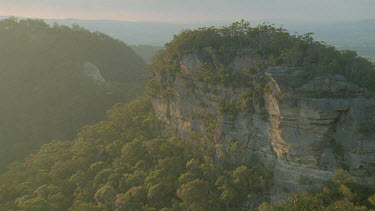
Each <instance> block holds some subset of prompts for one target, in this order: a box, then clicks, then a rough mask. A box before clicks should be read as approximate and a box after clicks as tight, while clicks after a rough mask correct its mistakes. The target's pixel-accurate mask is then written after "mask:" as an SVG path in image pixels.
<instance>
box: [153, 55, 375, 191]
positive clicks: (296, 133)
mask: <svg viewBox="0 0 375 211" xmlns="http://www.w3.org/2000/svg"><path fill="white" fill-rule="evenodd" d="M162 58H164V59H169V58H168V57H162ZM214 60H215V59H214V58H212V57H211V58H209V59H208V60H207V57H205V56H204V55H203V54H201V53H194V52H193V53H185V54H181V55H180V56H179V59H178V60H177V62H175V63H173V65H174V66H173V68H174V69H173V68H172V69H171V68H170V69H168V70H166V69H167V68H166V69H163V68H161V69H157V68H154V78H153V85H152V86H153V90H154V95H153V96H154V98H153V107H154V110H155V112H156V115H157V117H158V118H159V119H160V120H162V121H163V122H165V123H166V125H167V126H168V127H169V128H170V131H172V132H174V133H176V134H178V135H180V136H182V137H186V138H188V137H189V135H190V134H191V133H192V132H195V133H198V134H201V135H202V141H212V142H214V143H215V145H216V146H217V147H220V146H222V145H224V146H225V145H228V143H229V142H230V141H231V140H236V141H238V142H239V144H240V145H241V147H244V148H245V149H246V154H247V155H248V156H249V158H250V157H251V155H253V154H255V155H257V156H258V157H259V159H260V160H261V161H262V162H264V163H266V164H268V165H271V166H272V167H273V168H274V182H273V188H272V191H271V194H272V196H274V197H275V198H278V197H280V196H284V195H285V194H286V193H289V192H299V191H305V190H309V191H311V190H314V189H316V188H317V185H318V184H323V183H324V181H326V180H328V179H329V178H331V176H332V174H333V172H334V170H335V169H340V168H343V169H347V170H349V171H350V173H351V174H352V175H353V176H355V177H357V181H358V182H359V183H361V184H366V185H374V184H372V180H371V175H372V173H371V169H372V168H373V167H375V124H374V123H375V95H374V94H373V93H372V92H370V91H368V90H366V89H363V88H360V87H359V86H357V85H355V84H353V83H351V82H348V81H347V80H346V79H345V77H344V76H342V75H340V74H321V75H318V76H315V77H311V78H309V79H305V80H301V78H300V75H301V74H303V72H304V71H305V69H304V68H303V67H293V68H291V67H290V68H288V67H281V66H275V65H270V64H267V61H265V60H262V59H260V58H259V57H257V56H254V54H253V53H252V52H251V51H237V52H236V55H235V56H234V57H233V59H232V60H231V62H230V63H228V64H227V65H225V66H224V65H216V66H215V61H214ZM210 62H211V63H210ZM210 68H211V69H210ZM169 70H174V71H175V72H172V73H171V72H168V71H169ZM213 70H214V71H213Z"/></svg>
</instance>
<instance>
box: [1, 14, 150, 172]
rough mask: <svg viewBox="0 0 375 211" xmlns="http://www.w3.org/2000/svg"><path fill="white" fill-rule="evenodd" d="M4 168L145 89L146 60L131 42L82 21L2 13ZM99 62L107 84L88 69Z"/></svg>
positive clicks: (2, 136)
mask: <svg viewBox="0 0 375 211" xmlns="http://www.w3.org/2000/svg"><path fill="white" fill-rule="evenodd" d="M0 49H1V51H0V99H1V103H0V117H1V118H0V172H3V171H4V170H5V168H6V165H7V164H8V163H9V162H11V161H13V160H16V159H17V160H21V159H23V158H24V157H25V156H26V155H28V154H29V153H30V152H32V150H36V149H38V148H39V147H40V146H41V145H42V144H45V143H48V142H49V141H51V140H52V139H55V138H56V139H59V140H65V139H71V138H72V137H73V136H74V135H75V134H76V133H77V131H78V130H79V128H80V127H82V126H84V125H86V124H91V123H94V122H97V121H99V120H101V119H103V118H104V117H105V111H106V110H108V109H109V108H111V106H112V105H114V104H115V103H117V102H126V101H129V100H130V99H132V98H134V97H135V96H137V95H140V94H142V92H143V90H144V84H145V79H144V78H145V77H144V75H143V74H145V64H144V62H143V61H142V59H141V58H140V57H138V56H137V55H136V54H135V53H134V52H133V51H132V50H131V48H129V47H128V46H126V45H125V44H124V43H122V42H120V41H118V40H114V39H112V38H110V37H108V36H106V35H104V34H102V33H99V32H95V33H91V32H89V31H87V30H85V29H83V28H81V27H79V26H77V25H74V26H73V27H72V28H70V27H67V26H59V25H54V26H52V27H51V26H49V25H47V24H46V23H44V22H43V21H42V20H31V19H27V20H19V21H18V20H16V19H14V18H10V19H5V20H2V21H0ZM86 61H88V62H90V63H92V64H94V65H95V66H97V67H98V68H99V69H100V73H101V75H102V76H103V77H104V79H105V80H106V81H107V83H106V84H98V83H97V82H96V81H94V80H92V79H91V78H90V77H87V75H86V74H84V71H83V69H84V67H83V65H84V62H86Z"/></svg>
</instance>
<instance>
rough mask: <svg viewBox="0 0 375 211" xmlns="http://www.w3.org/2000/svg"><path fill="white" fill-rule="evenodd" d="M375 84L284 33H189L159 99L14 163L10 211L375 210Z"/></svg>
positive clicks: (158, 86)
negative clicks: (374, 143)
mask: <svg viewBox="0 0 375 211" xmlns="http://www.w3.org/2000/svg"><path fill="white" fill-rule="evenodd" d="M374 75H375V72H374V65H373V64H372V63H370V62H368V61H367V60H365V59H363V58H360V57H358V56H356V54H355V53H354V52H350V51H343V52H341V51H337V50H335V49H334V48H332V47H329V46H325V45H322V44H321V43H319V42H315V41H314V40H312V39H311V38H310V37H309V35H302V36H290V35H289V34H288V33H287V32H286V31H285V30H283V29H281V28H280V29H277V28H274V27H272V26H268V25H261V26H258V27H255V28H251V27H249V25H248V23H246V22H241V23H234V24H232V25H230V26H228V27H223V28H220V29H217V28H202V29H199V30H194V31H190V30H187V31H184V32H182V33H181V34H180V35H177V36H176V37H175V39H174V40H173V41H171V42H170V43H168V44H167V45H166V48H165V50H162V51H160V52H159V53H158V54H157V56H156V57H154V61H153V78H152V80H151V81H150V82H149V90H148V96H147V97H144V98H138V99H136V100H134V101H132V102H130V103H128V104H117V105H116V106H114V108H113V109H112V110H110V111H108V112H107V118H106V120H104V121H102V122H100V123H98V124H95V125H90V126H86V127H83V128H82V130H81V131H80V132H79V133H78V135H77V138H75V139H74V140H72V141H66V142H61V141H54V142H52V143H49V144H46V145H44V146H43V147H42V148H41V149H40V150H39V151H37V152H35V153H33V154H31V155H30V156H28V157H27V158H26V159H25V162H19V163H14V164H12V166H10V169H9V170H8V171H7V172H6V173H5V174H3V175H2V176H0V209H4V210H11V209H13V210H254V209H256V208H257V207H258V210H267V211H269V210H366V209H367V208H366V207H368V208H371V209H372V208H374V206H375V195H374V193H375V188H374V183H373V180H371V179H373V178H371V177H372V176H373V175H374V174H373V172H372V169H371V167H372V166H373V165H374V154H375V150H374V145H373V140H374V136H375V134H374V128H375V127H373V126H374V124H375V119H373V117H374V116H375V115H373V112H374V107H373V106H374V105H375V96H374V94H373V92H372V91H370V90H373V89H374V88H375V87H373V85H374V83H373V82H374V79H375V78H374ZM361 87H362V88H361ZM306 190H307V191H310V192H311V193H298V194H294V195H289V197H290V198H289V199H286V200H283V201H280V202H278V203H277V201H276V199H280V197H283V196H285V197H286V196H288V195H287V194H289V193H295V192H300V191H306ZM268 202H271V203H273V205H270V204H269V203H268ZM259 205H260V206H259Z"/></svg>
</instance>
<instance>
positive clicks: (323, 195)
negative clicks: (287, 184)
mask: <svg viewBox="0 0 375 211" xmlns="http://www.w3.org/2000/svg"><path fill="white" fill-rule="evenodd" d="M374 199H375V190H374V189H373V188H370V187H365V186H360V185H358V184H356V179H355V178H354V177H352V176H350V175H349V173H348V172H347V171H345V170H342V169H338V170H336V171H335V173H334V175H333V177H332V179H331V180H330V181H329V184H328V185H327V187H323V188H322V190H321V191H319V192H318V193H315V194H313V193H298V194H291V195H290V196H289V197H288V198H287V199H286V200H281V201H279V202H278V203H276V204H275V205H270V204H268V203H267V202H265V203H263V204H262V205H261V206H259V207H258V210H259V211H270V210H274V211H278V210H280V211H283V210H296V211H297V210H318V211H323V210H325V211H330V210H332V211H333V210H353V211H354V210H363V211H366V210H368V208H370V209H371V210H372V209H373V208H375V200H374Z"/></svg>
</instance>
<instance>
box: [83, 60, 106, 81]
mask: <svg viewBox="0 0 375 211" xmlns="http://www.w3.org/2000/svg"><path fill="white" fill-rule="evenodd" d="M83 72H84V73H85V74H86V75H87V76H88V77H89V78H91V79H92V80H94V81H96V82H97V83H99V84H102V83H105V82H106V81H105V79H104V78H103V76H102V74H101V73H100V70H99V68H98V67H97V66H96V65H94V64H93V63H91V62H87V61H86V62H84V63H83Z"/></svg>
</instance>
